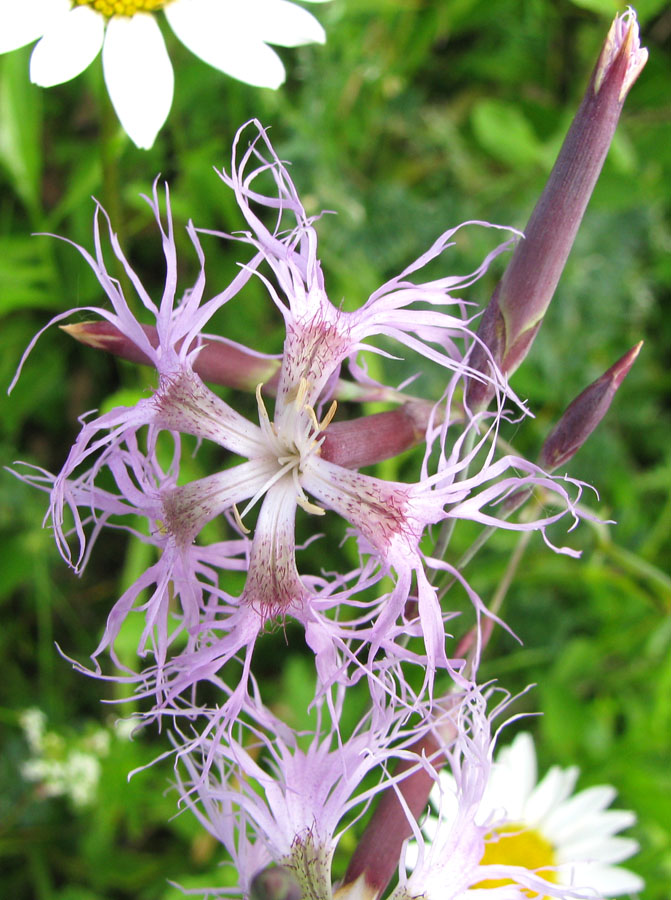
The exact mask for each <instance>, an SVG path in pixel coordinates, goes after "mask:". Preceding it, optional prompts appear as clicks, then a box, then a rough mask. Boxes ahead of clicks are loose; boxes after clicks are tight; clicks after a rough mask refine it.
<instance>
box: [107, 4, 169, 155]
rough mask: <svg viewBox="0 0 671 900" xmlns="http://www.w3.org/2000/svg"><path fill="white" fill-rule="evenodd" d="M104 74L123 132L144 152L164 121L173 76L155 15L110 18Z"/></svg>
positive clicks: (141, 14) (167, 109)
mask: <svg viewBox="0 0 671 900" xmlns="http://www.w3.org/2000/svg"><path fill="white" fill-rule="evenodd" d="M103 71H104V73H105V84H106V85H107V90H108V91H109V95H110V99H111V101H112V105H113V106H114V109H115V111H116V114H117V116H118V117H119V121H120V122H121V124H122V126H123V128H124V131H125V132H126V133H127V134H128V136H129V137H130V139H131V140H132V141H133V143H134V144H136V145H137V146H138V147H140V148H142V149H144V150H148V149H149V148H150V147H151V146H152V144H153V143H154V141H155V140H156V135H157V134H158V132H159V130H160V129H161V126H162V125H163V123H164V122H165V120H166V119H167V117H168V113H169V112H170V106H171V105H172V94H173V88H174V82H175V76H174V73H173V70H172V65H171V63H170V59H169V58H168V51H167V50H166V48H165V42H164V40H163V36H162V35H161V31H160V29H159V27H158V25H157V23H156V20H155V19H154V18H153V16H150V15H145V14H143V13H138V14H137V15H134V16H132V17H131V18H126V17H123V16H120V17H117V18H113V19H111V20H110V22H109V24H108V26H107V33H106V35H105V43H104V44H103Z"/></svg>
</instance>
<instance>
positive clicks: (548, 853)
mask: <svg viewBox="0 0 671 900" xmlns="http://www.w3.org/2000/svg"><path fill="white" fill-rule="evenodd" d="M496 838H498V839H496ZM480 865H482V866H492V865H496V866H502V865H503V866H523V867H524V868H525V869H530V870H532V871H533V870H535V869H544V867H545V866H555V865H557V860H556V858H555V850H554V847H553V846H552V844H551V843H550V842H549V841H548V840H547V839H546V838H544V837H543V835H542V834H539V833H538V832H537V831H534V830H533V829H529V828H525V827H524V825H516V824H513V823H511V824H510V825H504V826H503V827H501V828H497V829H496V830H495V831H493V832H492V833H491V834H489V835H488V836H487V843H486V844H485V853H484V856H483V857H482V859H481V860H480ZM539 875H540V876H541V877H542V878H544V879H545V880H546V881H550V882H552V883H553V884H556V883H557V879H556V872H553V871H547V870H544V871H542V872H539ZM514 883H515V882H514V881H512V880H511V879H510V878H490V879H488V880H486V881H480V882H478V884H474V885H473V887H474V888H495V887H503V886H504V885H507V884H514ZM523 893H525V894H526V896H527V897H531V898H534V900H541V898H539V897H538V894H536V893H534V892H533V891H528V890H527V891H524V892H523ZM542 900H548V898H542Z"/></svg>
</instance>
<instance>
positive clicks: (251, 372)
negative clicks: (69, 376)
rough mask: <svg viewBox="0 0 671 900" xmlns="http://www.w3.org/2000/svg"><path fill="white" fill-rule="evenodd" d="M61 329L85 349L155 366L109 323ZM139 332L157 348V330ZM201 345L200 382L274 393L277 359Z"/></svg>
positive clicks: (205, 339) (208, 341)
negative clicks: (262, 388) (260, 384)
mask: <svg viewBox="0 0 671 900" xmlns="http://www.w3.org/2000/svg"><path fill="white" fill-rule="evenodd" d="M60 327H61V329H62V330H63V331H65V332H67V334H69V335H70V337H73V338H74V339H75V340H76V341H79V342H80V343H82V344H86V346H87V347H93V348H95V349H96V350H105V351H106V352H107V353H112V354H114V356H120V357H121V359H127V360H129V361H130V362H134V363H140V365H143V366H153V365H154V361H153V360H152V359H151V358H150V357H149V356H148V355H147V354H146V353H144V352H143V350H142V349H141V348H140V347H139V346H138V345H137V344H136V343H135V342H134V341H132V340H131V339H130V338H129V337H128V336H127V335H125V334H124V333H123V332H122V331H121V330H120V329H119V328H117V327H116V326H114V325H112V324H111V323H110V322H77V323H76V324H75V325H61V326H60ZM142 330H143V331H144V333H145V335H146V336H147V339H148V340H149V343H150V344H151V346H152V347H158V346H159V337H158V330H157V328H156V326H155V325H143V326H142ZM201 342H202V343H201V348H200V350H199V351H198V354H197V356H195V357H194V360H193V371H194V372H195V373H196V374H197V375H200V377H201V378H202V379H203V381H210V382H212V383H213V384H224V385H226V386H227V387H232V388H238V389H239V390H245V391H253V390H255V388H256V385H257V384H259V383H260V382H263V383H264V387H265V390H266V391H267V392H268V393H273V392H274V388H275V386H276V383H277V374H278V372H279V368H280V361H279V360H278V359H274V358H272V357H269V356H264V355H263V354H261V353H258V352H257V351H255V350H250V349H248V348H247V347H243V346H242V345H241V344H236V343H234V342H233V341H228V340H225V339H223V338H221V337H213V336H209V335H201ZM181 345H182V342H181V341H178V342H177V343H176V344H175V348H176V349H177V350H179V349H180V347H181Z"/></svg>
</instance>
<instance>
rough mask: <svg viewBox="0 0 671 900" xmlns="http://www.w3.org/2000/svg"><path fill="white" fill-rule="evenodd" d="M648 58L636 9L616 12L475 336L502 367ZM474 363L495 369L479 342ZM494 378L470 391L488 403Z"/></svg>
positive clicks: (521, 339) (525, 330)
mask: <svg viewBox="0 0 671 900" xmlns="http://www.w3.org/2000/svg"><path fill="white" fill-rule="evenodd" d="M647 58H648V52H647V50H645V49H644V48H642V47H641V46H640V41H639V34H638V23H637V22H636V15H635V13H634V11H633V10H628V11H627V12H626V13H624V15H622V16H616V17H615V20H614V22H613V24H612V26H611V29H610V31H609V33H608V37H607V38H606V42H605V44H604V46H603V49H602V51H601V55H600V56H599V60H598V62H597V65H596V68H595V70H594V72H593V74H592V77H591V79H590V82H589V84H588V86H587V91H586V93H585V96H584V98H583V101H582V104H581V106H580V109H579V110H578V112H577V114H576V116H575V118H574V120H573V123H572V124H571V127H570V129H569V131H568V134H567V135H566V138H565V140H564V143H563V145H562V148H561V150H560V151H559V156H558V157H557V161H556V162H555V165H554V167H553V169H552V172H551V173H550V178H549V180H548V182H547V184H546V186H545V190H544V191H543V193H542V194H541V197H540V199H539V201H538V203H537V204H536V207H535V209H534V211H533V213H532V214H531V218H530V219H529V222H528V224H527V227H526V229H525V231H524V240H521V241H520V242H519V243H518V245H517V247H516V248H515V252H514V253H513V256H512V259H511V260H510V263H509V264H508V267H507V269H506V271H505V273H504V275H503V278H502V279H501V281H500V282H499V284H498V285H497V287H496V289H495V291H494V294H493V296H492V299H491V301H490V303H489V306H488V307H487V309H486V310H485V312H484V314H483V317H482V322H481V324H480V328H479V330H478V336H479V337H480V339H481V340H482V342H483V343H484V344H485V346H486V347H487V348H488V349H489V352H490V353H491V355H492V357H493V359H494V361H495V363H496V364H497V366H498V367H499V369H500V370H501V371H502V372H503V374H504V375H510V374H512V373H513V372H514V371H515V369H516V368H517V367H518V366H519V364H520V363H521V362H522V360H523V359H524V357H525V356H526V354H527V352H528V350H529V348H530V346H531V344H532V342H533V340H534V338H535V336H536V333H537V331H538V329H539V328H540V326H541V323H542V321H543V318H544V316H545V313H546V311H547V308H548V306H549V305H550V301H551V300H552V296H553V294H554V291H555V288H556V286H557V282H558V281H559V277H560V275H561V273H562V270H563V268H564V265H565V263H566V259H567V257H568V255H569V252H570V250H571V247H572V245H573V241H574V239H575V236H576V233H577V231H578V227H579V225H580V222H581V221H582V217H583V214H584V212H585V208H586V206H587V203H588V201H589V198H590V196H591V194H592V190H593V189H594V185H595V184H596V180H597V178H598V177H599V174H600V172H601V167H602V166H603V162H604V159H605V158H606V154H607V153H608V148H609V147H610V143H611V140H612V138H613V134H614V133H615V128H616V126H617V122H618V119H619V117H620V112H621V111H622V106H623V104H624V101H625V98H626V96H627V93H628V91H629V89H630V88H631V86H632V84H633V83H634V81H635V80H636V78H637V77H638V75H639V73H640V72H641V69H642V68H643V66H644V65H645V62H646V60H647ZM470 363H471V365H472V366H473V368H475V369H476V370H478V371H481V372H485V373H487V372H488V371H489V369H490V362H489V357H488V354H487V352H486V350H485V349H484V348H483V347H482V346H480V345H479V344H476V345H475V346H474V348H473V352H472V354H471V358H470ZM491 396H492V389H491V386H490V385H489V384H487V383H484V382H482V381H476V380H474V379H472V380H471V381H470V382H469V384H468V388H467V394H466V399H467V402H468V404H469V406H471V407H472V408H482V407H484V406H486V405H487V403H488V402H489V400H490V399H491Z"/></svg>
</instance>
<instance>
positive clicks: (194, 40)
mask: <svg viewBox="0 0 671 900" xmlns="http://www.w3.org/2000/svg"><path fill="white" fill-rule="evenodd" d="M164 12H165V16H166V18H167V20H168V22H169V23H170V27H171V28H172V30H173V31H174V32H175V34H176V35H177V37H178V38H179V39H180V41H181V42H182V43H183V44H184V45H185V46H186V47H188V49H189V50H190V51H191V52H192V53H194V54H195V55H196V56H197V57H199V59H202V60H203V62H206V63H207V64H208V65H210V66H214V68H215V69H219V71H221V72H225V73H226V74H227V75H231V76H232V77H233V78H237V79H238V80H239V81H245V82H247V84H252V85H256V86H257V87H269V88H278V87H279V86H280V85H281V84H282V82H283V81H284V77H285V72H284V66H283V65H282V61H281V60H280V58H279V56H278V55H277V54H276V53H275V51H274V50H271V49H270V47H267V46H266V45H265V44H264V43H263V42H262V38H261V37H259V38H257V39H256V40H254V39H253V38H250V37H249V35H248V34H247V33H246V29H241V28H238V27H235V20H233V22H232V21H231V12H230V7H229V6H228V4H223V3H221V2H219V0H215V2H213V0H197V2H191V3H189V2H185V0H177V2H176V3H172V4H170V5H169V6H167V7H166V8H165V10H164ZM257 30H258V23H257Z"/></svg>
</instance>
